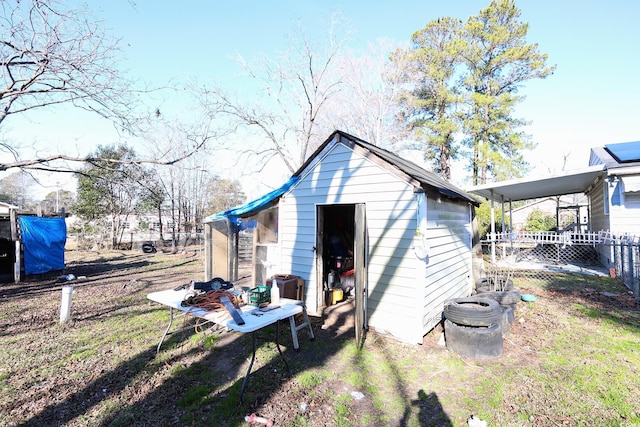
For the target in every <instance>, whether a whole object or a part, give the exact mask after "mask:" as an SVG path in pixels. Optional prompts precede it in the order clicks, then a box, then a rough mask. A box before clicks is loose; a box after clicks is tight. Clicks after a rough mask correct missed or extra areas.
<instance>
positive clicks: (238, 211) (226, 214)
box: [205, 176, 299, 224]
mask: <svg viewBox="0 0 640 427" xmlns="http://www.w3.org/2000/svg"><path fill="white" fill-rule="evenodd" d="M298 179H299V177H298V176H292V177H291V178H289V180H288V181H287V182H285V183H284V184H283V185H282V186H280V187H278V188H276V189H275V190H272V191H270V192H268V193H267V194H265V195H263V196H261V197H259V198H257V199H255V200H252V201H251V202H248V203H245V204H244V205H240V206H236V207H235V208H231V209H227V210H226V211H222V212H219V213H217V214H214V215H211V216H208V217H207V218H205V222H212V221H217V220H221V219H225V218H227V219H228V220H229V221H232V222H234V223H236V224H238V218H243V217H244V218H246V217H248V216H251V215H253V214H254V213H257V212H259V211H261V210H263V209H266V208H268V207H270V206H271V205H272V204H273V203H274V201H275V200H276V199H278V198H279V197H280V196H282V195H283V194H284V193H285V192H287V191H288V190H289V189H290V188H291V187H293V186H294V184H295V183H296V182H298Z"/></svg>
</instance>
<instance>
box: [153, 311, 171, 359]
mask: <svg viewBox="0 0 640 427" xmlns="http://www.w3.org/2000/svg"><path fill="white" fill-rule="evenodd" d="M172 324H173V307H169V325H168V326H167V329H165V330H164V334H162V338H160V342H159V343H158V347H157V348H156V355H157V354H158V353H160V346H161V345H162V343H163V342H164V339H165V337H166V336H167V334H168V333H169V329H171V325H172Z"/></svg>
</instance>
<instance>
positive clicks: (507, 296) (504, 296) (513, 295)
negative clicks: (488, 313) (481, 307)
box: [475, 288, 520, 307]
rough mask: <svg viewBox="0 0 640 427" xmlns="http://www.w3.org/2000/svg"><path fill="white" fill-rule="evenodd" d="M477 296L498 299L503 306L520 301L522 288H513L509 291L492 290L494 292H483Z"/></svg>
mask: <svg viewBox="0 0 640 427" xmlns="http://www.w3.org/2000/svg"><path fill="white" fill-rule="evenodd" d="M475 296H476V297H481V298H491V299H493V300H496V301H497V302H498V304H500V305H501V306H503V307H506V306H511V305H513V304H517V303H518V302H519V301H520V290H519V289H517V288H514V289H511V290H509V291H502V292H498V291H492V292H482V293H478V294H476V295H475Z"/></svg>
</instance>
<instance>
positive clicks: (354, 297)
mask: <svg viewBox="0 0 640 427" xmlns="http://www.w3.org/2000/svg"><path fill="white" fill-rule="evenodd" d="M364 212H365V209H364V204H358V205H356V204H340V205H318V206H317V210H316V219H317V234H316V263H317V264H316V265H317V271H318V280H317V283H318V293H317V295H318V302H317V303H318V307H320V308H322V311H323V312H324V313H339V316H340V317H341V318H340V319H339V320H337V319H333V320H331V319H327V320H328V321H329V322H331V321H335V322H340V323H341V324H342V325H341V326H342V327H349V328H353V326H355V327H356V337H357V338H358V340H359V339H360V338H359V337H362V335H363V328H364V321H365V320H364V319H366V316H364V313H365V310H366V308H365V301H366V299H364V298H363V295H364V289H365V285H364V283H365V277H366V275H365V274H364V272H365V271H366V268H365V263H364V254H365V253H366V251H365V250H364V248H365V242H366V238H365V227H364V223H365V221H364V218H360V216H364Z"/></svg>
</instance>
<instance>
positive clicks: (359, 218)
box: [353, 203, 367, 348]
mask: <svg viewBox="0 0 640 427" xmlns="http://www.w3.org/2000/svg"><path fill="white" fill-rule="evenodd" d="M354 219H355V221H354V222H355V224H354V225H355V228H354V231H355V233H354V237H355V239H354V251H353V252H354V254H353V255H354V256H353V258H354V259H353V261H354V267H355V294H356V313H355V317H356V319H355V322H356V343H357V345H358V347H359V348H361V347H362V345H363V344H364V338H365V332H366V327H367V324H366V323H367V251H366V248H367V226H366V225H367V221H366V209H365V205H364V203H359V204H357V205H356V206H355V218H354Z"/></svg>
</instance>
